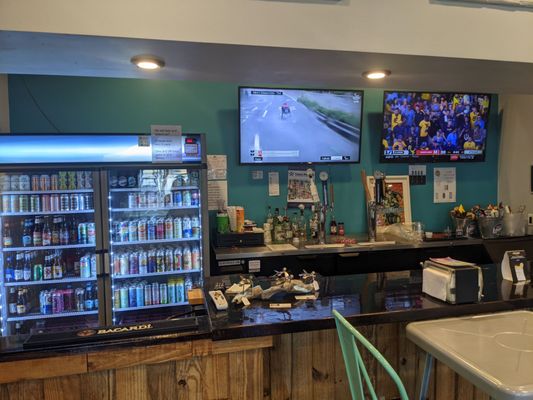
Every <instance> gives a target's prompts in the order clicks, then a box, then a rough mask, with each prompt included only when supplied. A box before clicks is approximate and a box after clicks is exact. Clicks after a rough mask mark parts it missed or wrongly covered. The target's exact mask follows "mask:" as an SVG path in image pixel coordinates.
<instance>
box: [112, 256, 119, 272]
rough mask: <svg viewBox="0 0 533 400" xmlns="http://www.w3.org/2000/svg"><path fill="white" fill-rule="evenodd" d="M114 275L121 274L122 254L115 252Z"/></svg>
mask: <svg viewBox="0 0 533 400" xmlns="http://www.w3.org/2000/svg"><path fill="white" fill-rule="evenodd" d="M113 275H120V256H119V255H118V254H117V253H115V254H113Z"/></svg>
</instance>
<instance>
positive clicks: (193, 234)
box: [112, 215, 201, 244]
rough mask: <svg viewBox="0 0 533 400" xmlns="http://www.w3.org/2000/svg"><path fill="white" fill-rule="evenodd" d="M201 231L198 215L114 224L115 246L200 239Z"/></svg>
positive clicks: (135, 220) (142, 219) (116, 222)
mask: <svg viewBox="0 0 533 400" xmlns="http://www.w3.org/2000/svg"><path fill="white" fill-rule="evenodd" d="M200 231H201V224H200V218H199V217H198V216H196V215H193V216H184V217H181V216H178V217H175V218H172V217H171V216H168V217H166V218H163V217H159V218H157V217H152V218H148V219H144V218H141V219H138V220H137V219H134V220H126V221H113V222H112V233H113V244H119V243H141V242H143V243H151V242H152V241H156V242H158V241H161V240H167V241H168V240H170V241H179V240H190V239H200Z"/></svg>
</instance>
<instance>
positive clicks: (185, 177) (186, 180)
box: [181, 174, 191, 186]
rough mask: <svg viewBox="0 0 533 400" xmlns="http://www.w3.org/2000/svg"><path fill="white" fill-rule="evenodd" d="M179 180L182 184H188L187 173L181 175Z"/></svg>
mask: <svg viewBox="0 0 533 400" xmlns="http://www.w3.org/2000/svg"><path fill="white" fill-rule="evenodd" d="M181 182H182V183H183V186H189V185H190V182H191V180H190V179H189V174H183V175H182V176H181Z"/></svg>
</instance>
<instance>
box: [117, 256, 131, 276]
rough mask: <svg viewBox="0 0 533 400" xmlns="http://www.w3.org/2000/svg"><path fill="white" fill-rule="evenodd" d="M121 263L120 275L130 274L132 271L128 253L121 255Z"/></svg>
mask: <svg viewBox="0 0 533 400" xmlns="http://www.w3.org/2000/svg"><path fill="white" fill-rule="evenodd" d="M119 263H120V275H128V273H129V272H130V260H129V257H128V255H127V254H124V253H123V254H121V255H120V256H119Z"/></svg>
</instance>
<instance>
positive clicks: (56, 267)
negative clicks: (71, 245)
mask: <svg viewBox="0 0 533 400" xmlns="http://www.w3.org/2000/svg"><path fill="white" fill-rule="evenodd" d="M52 273H53V277H54V279H61V278H63V266H62V265H61V260H60V259H59V255H57V254H56V255H55V257H54V264H53V266H52Z"/></svg>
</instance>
